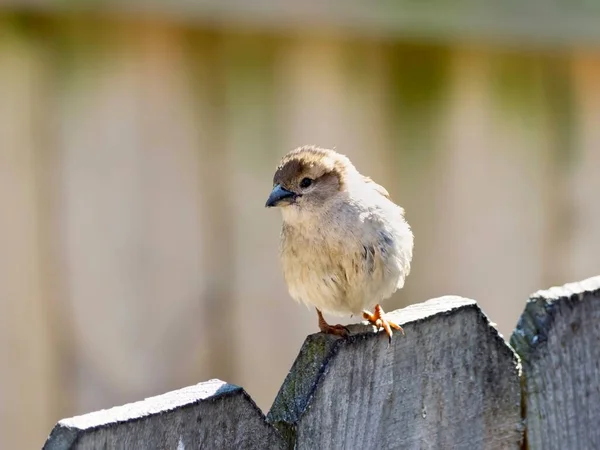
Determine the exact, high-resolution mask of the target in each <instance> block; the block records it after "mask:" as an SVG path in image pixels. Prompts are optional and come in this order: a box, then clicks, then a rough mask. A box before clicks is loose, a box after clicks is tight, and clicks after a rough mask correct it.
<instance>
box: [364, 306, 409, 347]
mask: <svg viewBox="0 0 600 450" xmlns="http://www.w3.org/2000/svg"><path fill="white" fill-rule="evenodd" d="M383 314H384V312H383V309H381V306H379V305H375V313H373V314H371V313H370V312H369V311H363V317H364V318H365V319H367V320H368V321H369V322H370V323H372V324H373V325H375V326H376V327H377V330H380V329H381V328H383V329H384V330H385V332H386V334H387V335H388V338H389V342H390V343H391V342H392V334H393V333H392V328H393V329H394V330H400V331H401V332H402V334H403V335H404V330H403V329H402V327H401V326H400V325H398V324H397V323H394V322H391V321H389V320H386V319H384V317H383Z"/></svg>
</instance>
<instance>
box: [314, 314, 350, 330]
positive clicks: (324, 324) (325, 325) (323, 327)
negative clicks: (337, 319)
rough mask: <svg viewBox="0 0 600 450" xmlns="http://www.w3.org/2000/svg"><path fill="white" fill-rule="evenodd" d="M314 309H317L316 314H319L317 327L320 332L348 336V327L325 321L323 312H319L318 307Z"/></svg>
mask: <svg viewBox="0 0 600 450" xmlns="http://www.w3.org/2000/svg"><path fill="white" fill-rule="evenodd" d="M315 309H316V310H317V315H318V316H319V329H320V330H321V332H322V333H325V334H335V335H337V336H348V334H350V330H348V328H346V327H345V326H344V325H329V324H328V323H327V322H326V321H325V318H324V317H323V313H321V311H319V309H318V308H315Z"/></svg>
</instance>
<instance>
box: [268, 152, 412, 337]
mask: <svg viewBox="0 0 600 450" xmlns="http://www.w3.org/2000/svg"><path fill="white" fill-rule="evenodd" d="M265 206H266V207H268V208H271V207H277V208H280V210H281V215H282V219H283V220H282V228H281V236H280V252H279V256H280V260H281V265H282V267H283V276H284V279H285V283H286V285H287V288H288V291H289V294H290V296H291V297H292V298H293V299H294V300H296V301H297V302H300V303H304V304H306V305H312V306H314V307H315V309H316V312H317V318H318V325H319V329H320V330H321V332H323V333H327V334H334V335H339V336H347V335H348V334H349V331H348V329H347V328H346V327H345V326H343V325H339V324H338V325H330V324H328V323H327V322H326V321H325V319H324V317H323V312H325V313H328V314H331V315H334V316H344V315H351V316H354V315H360V314H362V317H363V318H364V319H366V320H367V321H368V322H369V323H371V324H373V325H374V326H375V327H376V329H377V330H381V329H383V330H385V332H386V334H387V336H388V339H389V341H390V342H391V339H392V334H393V333H392V329H395V330H399V331H401V332H402V333H403V334H404V330H403V329H402V327H401V326H400V325H398V324H396V323H394V322H392V321H390V320H386V318H385V317H384V311H383V309H382V307H381V303H382V302H383V301H384V300H385V299H387V298H389V297H390V296H391V295H392V294H393V293H394V292H395V291H396V290H397V289H400V288H402V287H403V286H404V280H405V278H406V277H407V276H408V274H409V272H410V264H411V260H412V253H413V240H414V239H413V233H412V230H411V228H410V226H409V224H408V223H407V222H406V220H405V217H404V209H403V208H402V207H400V206H398V205H396V204H395V203H394V202H393V201H392V200H391V198H390V195H389V193H388V191H387V190H386V189H385V188H383V187H382V186H380V185H379V184H377V183H375V182H374V181H373V180H372V179H371V178H369V177H367V176H364V175H361V174H360V173H359V172H358V170H357V169H356V168H355V167H354V165H353V164H352V162H350V160H349V159H348V157H346V156H345V155H342V154H340V153H338V152H336V151H334V150H330V149H325V148H320V147H317V146H302V147H299V148H296V149H294V150H292V151H291V152H289V153H288V154H287V155H285V156H284V157H283V158H282V159H281V161H280V163H279V165H278V166H277V169H276V170H275V175H274V176H273V188H272V191H271V193H270V195H269V198H268V200H267V202H266V205H265ZM370 310H373V312H370Z"/></svg>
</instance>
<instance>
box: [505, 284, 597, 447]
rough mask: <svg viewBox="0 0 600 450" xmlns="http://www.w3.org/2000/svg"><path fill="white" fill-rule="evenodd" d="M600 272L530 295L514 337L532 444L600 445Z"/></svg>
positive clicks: (560, 445) (527, 432)
mask: <svg viewBox="0 0 600 450" xmlns="http://www.w3.org/2000/svg"><path fill="white" fill-rule="evenodd" d="M599 322H600V277H595V278H589V279H587V280H584V281H582V282H580V283H571V284H567V285H564V286H562V287H555V288H552V289H549V290H546V291H538V292H536V293H535V294H533V295H532V296H531V298H530V299H529V301H528V302H527V306H526V307H525V311H524V312H523V315H522V316H521V318H520V320H519V323H518V325H517V328H516V329H515V332H514V333H513V335H512V337H511V340H510V342H511V345H512V346H513V347H514V348H515V350H516V351H517V353H518V354H519V356H520V357H521V361H522V365H523V380H524V381H523V402H524V407H525V413H526V415H527V431H526V436H527V444H528V447H527V448H529V449H532V450H534V449H544V450H552V449H567V448H569V449H571V448H572V449H579V448H581V449H584V448H590V449H591V448H600V428H598V422H599V421H600V345H599V344H600V328H599V327H598V323H599Z"/></svg>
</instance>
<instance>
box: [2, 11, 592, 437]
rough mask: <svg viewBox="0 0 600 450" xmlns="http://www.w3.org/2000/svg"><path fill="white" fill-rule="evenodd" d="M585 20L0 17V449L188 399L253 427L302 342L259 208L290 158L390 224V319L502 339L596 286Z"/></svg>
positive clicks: (190, 14)
mask: <svg viewBox="0 0 600 450" xmlns="http://www.w3.org/2000/svg"><path fill="white" fill-rule="evenodd" d="M594 8H595V7H594V6H593V5H591V4H590V3H589V2H587V3H586V2H577V3H566V2H539V1H535V0H531V1H526V2H516V1H503V2H492V1H491V0H477V1H474V0H473V1H458V2H445V1H443V0H432V1H430V2H410V1H406V0H405V1H397V2H380V1H376V2H366V1H358V0H354V1H351V2H348V1H342V0H328V1H320V2H317V1H316V0H310V1H290V0H287V1H280V2H271V1H268V0H258V1H253V2H245V1H241V0H227V1H225V0H220V1H219V0H203V1H199V2H197V3H194V2H184V1H183V0H182V1H173V2H161V1H148V2H136V1H132V0H122V1H120V2H96V1H91V0H90V1H85V2H77V1H68V2H67V1H63V2H59V1H55V2H52V1H51V2H36V1H21V2H18V1H4V2H2V6H1V7H0V365H1V366H0V367H1V369H0V448H5V449H9V448H10V449H21V448H23V449H25V448H40V447H41V445H42V443H43V442H44V440H45V438H46V436H47V434H48V433H49V432H50V430H51V428H52V426H53V425H54V424H55V423H56V421H57V420H59V419H60V418H63V417H68V416H72V415H76V414H82V413H85V412H89V411H92V410H96V409H100V408H107V407H111V406H114V405H119V404H123V403H126V402H131V401H135V400H140V399H142V398H144V397H146V396H151V395H156V394H161V393H163V392H166V391H168V390H172V389H177V388H181V387H184V386H186V385H190V384H195V383H197V382H200V381H203V380H207V379H210V378H221V379H224V380H226V381H228V382H231V383H235V384H239V385H241V386H243V387H244V388H245V389H246V390H247V391H248V392H249V393H250V395H251V396H252V397H253V398H254V399H255V400H256V401H257V403H258V405H259V406H260V407H261V408H262V409H263V410H264V411H265V412H266V411H267V410H268V408H269V406H270V404H271V402H272V400H273V398H274V396H275V394H276V393H277V390H278V388H279V386H280V384H281V382H282V381H283V379H284V377H285V376H286V374H287V371H288V370H289V368H290V367H291V364H292V362H293V360H294V359H295V357H296V355H297V352H298V350H299V349H300V346H301V345H302V342H303V340H304V338H305V336H306V335H307V334H309V333H314V332H316V331H317V329H318V328H317V320H316V314H315V312H314V310H312V309H308V308H306V307H304V306H302V305H298V304H296V303H294V302H293V301H292V300H291V298H290V297H289V295H288V294H287V290H286V288H285V286H284V283H283V278H282V275H281V272H280V269H279V265H278V259H277V245H278V239H279V229H280V224H281V217H280V213H279V211H277V210H266V209H265V208H264V203H265V201H266V198H267V196H268V194H269V191H270V189H271V180H272V176H273V172H274V169H275V167H276V165H277V163H278V161H279V158H280V157H281V156H282V155H283V154H284V153H286V152H287V151H289V150H291V149H292V148H294V147H297V146H299V145H303V144H317V145H320V146H325V147H335V148H337V149H338V150H339V151H341V152H343V153H345V154H347V155H348V156H349V157H350V158H351V159H352V160H353V161H354V163H355V165H356V166H357V167H358V169H359V170H360V171H361V172H363V173H364V174H367V175H369V176H371V177H373V178H374V179H375V180H377V181H378V182H380V183H381V184H383V185H384V186H385V187H386V188H388V190H389V191H390V192H391V194H392V197H393V198H394V200H396V201H397V202H398V203H400V204H401V205H402V206H404V208H405V209H406V213H407V218H408V220H409V222H410V223H411V225H412V227H413V230H414V233H415V236H416V239H415V256H414V263H413V269H412V273H411V275H410V276H409V278H408V280H407V283H406V287H405V288H404V289H403V290H402V291H400V292H398V293H397V294H396V295H395V296H394V297H393V298H392V299H391V300H389V301H387V302H386V303H385V304H384V305H387V306H385V309H386V310H388V311H389V310H393V309H396V308H399V307H402V306H404V305H407V304H410V303H415V302H421V301H424V300H427V299H429V298H431V297H436V296H440V295H445V294H458V295H462V296H466V297H471V298H474V299H476V300H477V301H479V302H480V304H481V305H482V307H483V309H484V311H485V312H486V313H487V314H488V315H489V316H490V318H491V320H493V321H495V322H497V323H498V326H499V329H500V331H501V332H502V333H503V334H504V336H506V337H508V336H509V335H510V333H511V331H512V329H513V327H514V326H515V324H516V321H517V318H518V316H519V314H520V313H521V311H522V309H523V306H524V302H525V300H526V298H527V296H528V295H529V294H531V293H532V292H533V291H535V290H537V289H540V288H546V287H549V286H551V285H556V284H562V283H565V282H568V281H575V280H579V279H582V278H586V277H588V276H592V275H596V274H598V273H600V264H599V261H598V255H600V200H599V199H598V196H599V194H600V176H599V175H598V173H599V169H600V46H599V44H600V26H598V23H600V11H599V10H598V9H594ZM328 319H331V320H340V319H335V318H331V317H328ZM352 320H353V319H350V318H342V319H341V321H342V322H343V323H344V322H350V321H352Z"/></svg>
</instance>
